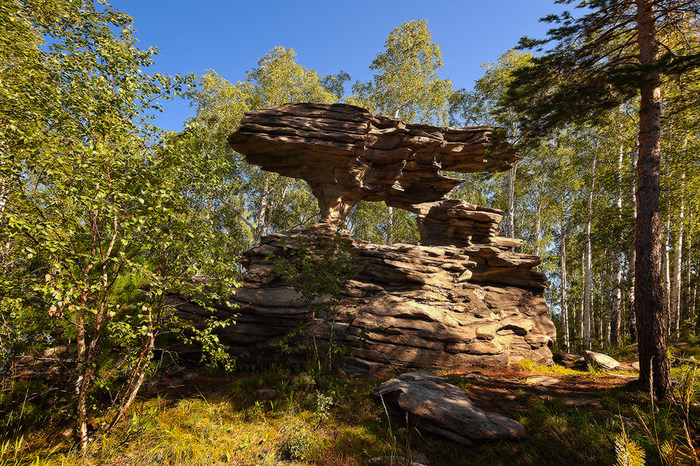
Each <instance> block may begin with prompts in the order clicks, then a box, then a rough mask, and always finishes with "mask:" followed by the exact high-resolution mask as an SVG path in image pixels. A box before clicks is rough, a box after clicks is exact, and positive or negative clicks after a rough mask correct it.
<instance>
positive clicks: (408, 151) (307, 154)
mask: <svg viewBox="0 0 700 466" xmlns="http://www.w3.org/2000/svg"><path fill="white" fill-rule="evenodd" d="M229 143H230V144H231V146H232V147H233V148H234V149H236V150H237V151H239V152H241V153H242V154H245V157H246V160H247V161H248V162H250V163H253V164H257V165H260V166H261V167H262V169H263V170H268V171H274V172H277V173H280V174H282V175H286V176H291V177H295V178H301V179H304V180H306V181H307V182H308V183H309V184H310V186H311V188H312V190H313V193H314V195H315V196H316V197H317V199H318V202H319V207H320V210H321V220H322V223H321V224H319V225H316V226H315V227H313V228H309V229H306V230H301V231H293V232H282V233H276V234H273V235H269V236H267V237H264V238H262V240H261V242H260V244H259V245H258V246H256V247H254V248H253V249H251V250H249V251H247V252H246V253H244V255H243V259H242V264H243V265H244V266H245V267H246V269H247V272H246V274H245V276H244V279H243V283H242V287H241V288H239V289H238V290H236V292H235V294H234V296H233V297H232V298H231V302H232V303H234V304H235V305H236V306H237V308H236V309H235V310H234V309H231V308H227V307H226V306H223V305H222V306H221V312H222V313H223V314H224V315H230V314H232V313H233V312H237V313H239V314H240V315H239V317H238V319H237V322H238V323H237V325H235V326H231V327H227V328H226V329H225V330H224V331H223V334H222V335H221V338H222V339H223V340H224V341H225V342H227V343H229V344H230V345H231V347H232V349H233V353H234V355H235V356H236V357H237V358H238V359H240V360H248V361H264V362H265V361H266V362H270V361H274V360H277V359H278V358H279V357H280V351H279V343H280V340H281V339H282V338H283V337H284V336H285V335H287V334H288V333H289V332H290V331H291V330H293V329H294V328H295V327H296V326H297V325H298V324H299V323H300V321H302V320H304V319H306V318H307V317H306V316H307V315H308V314H307V312H308V311H307V310H306V309H304V301H303V300H302V299H301V297H300V296H299V295H298V294H297V293H296V292H295V291H294V289H292V288H291V287H290V286H288V285H286V284H285V283H284V280H282V279H281V277H279V276H278V275H277V273H276V272H275V267H274V266H273V262H274V261H271V260H269V259H268V258H271V257H276V258H278V259H279V258H283V257H284V256H285V255H286V254H289V248H294V247H310V248H311V249H313V243H314V241H315V240H319V239H320V238H323V237H326V236H328V235H331V236H333V238H335V235H336V229H337V226H338V225H339V224H340V223H341V221H342V220H343V219H344V218H345V216H346V215H347V213H348V212H349V211H350V209H351V208H352V207H353V206H354V205H355V204H356V203H357V202H359V201H360V200H369V201H384V202H386V204H387V205H389V206H393V207H397V208H401V209H406V210H408V211H411V212H413V213H415V214H416V217H417V222H418V227H419V231H420V237H421V239H420V244H419V245H406V244H395V245H391V246H382V245H376V244H370V243H367V242H364V241H360V240H358V239H355V238H352V237H351V236H350V235H349V234H348V233H342V232H341V233H339V234H340V237H341V240H342V241H344V242H346V243H347V244H348V245H349V246H350V249H351V250H352V252H353V254H354V257H355V259H354V260H355V262H356V264H357V274H356V276H355V277H354V278H353V279H352V280H351V281H350V282H349V283H348V284H347V286H346V287H345V288H344V290H343V301H342V303H341V309H340V313H339V318H338V319H337V320H336V321H335V324H334V325H335V329H334V334H335V335H336V336H338V338H340V339H342V340H343V341H344V342H345V343H347V344H350V345H352V351H351V356H350V357H349V358H347V361H346V368H347V369H348V370H352V371H355V372H370V373H371V372H377V371H383V370H387V369H396V370H404V369H440V370H462V369H464V368H465V367H466V366H473V365H505V364H511V363H514V362H518V361H520V360H522V359H523V358H530V359H532V360H534V361H536V362H538V363H545V364H550V363H551V362H552V354H551V352H550V349H549V348H550V346H551V345H552V343H553V340H554V338H555V328H554V325H553V324H552V322H551V320H550V319H549V311H548V309H547V305H546V303H545V300H544V289H545V287H546V286H547V282H546V279H545V276H544V274H543V273H541V272H539V271H536V270H534V268H535V267H536V266H537V265H538V264H539V263H540V259H539V257H537V256H532V255H528V254H519V253H515V252H512V251H511V249H512V248H513V247H516V246H519V245H520V240H516V239H511V238H500V237H499V236H498V233H499V228H498V223H499V222H500V221H501V218H502V216H503V212H501V211H499V210H496V209H491V208H488V207H480V206H476V205H472V204H469V203H467V202H465V201H461V200H456V199H448V194H449V193H450V191H451V190H452V189H453V188H454V187H455V186H457V185H458V184H459V183H460V182H461V180H458V179H453V178H448V177H446V176H444V175H442V174H441V173H440V172H441V171H443V170H445V171H456V172H481V171H502V170H506V169H508V168H509V167H510V166H511V165H510V163H511V162H513V161H514V160H515V157H514V155H513V153H512V151H511V149H510V148H509V147H508V146H507V145H506V144H504V141H503V136H502V134H501V133H499V132H498V131H497V130H496V128H493V127H488V126H477V127H468V128H450V127H434V126H429V125H417V124H406V123H404V122H402V121H401V120H399V119H397V118H391V117H387V116H383V115H373V114H371V113H370V112H368V111H367V110H364V109H361V108H359V107H354V106H351V105H345V104H334V105H321V104H287V105H282V106H278V107H271V108H266V109H262V110H257V111H254V112H249V113H247V114H246V116H245V117H244V118H243V120H242V123H241V126H240V128H239V129H238V130H237V131H236V132H235V133H233V134H232V135H231V136H230V137H229ZM321 242H322V241H321ZM295 244H296V245H297V246H295ZM302 245H303V246H302ZM180 307H181V311H182V312H183V313H189V314H191V316H192V318H197V315H198V312H199V310H198V309H197V308H196V306H193V305H191V304H187V303H184V302H182V303H181V306H180ZM329 323H330V320H329V319H328V318H327V316H317V319H316V322H315V324H316V333H317V335H318V336H319V338H321V339H322V338H324V337H325V338H328V335H329V334H330V332H329V330H328V324H329Z"/></svg>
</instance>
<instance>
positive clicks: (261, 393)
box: [255, 388, 280, 401]
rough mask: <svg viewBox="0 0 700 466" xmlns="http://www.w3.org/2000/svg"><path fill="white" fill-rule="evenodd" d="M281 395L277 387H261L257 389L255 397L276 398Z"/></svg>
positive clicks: (259, 398) (257, 398)
mask: <svg viewBox="0 0 700 466" xmlns="http://www.w3.org/2000/svg"><path fill="white" fill-rule="evenodd" d="M279 396H280V391H279V390H277V389H276V388H261V389H260V390H255V399H256V400H258V401H268V400H274V399H276V398H278V397H279Z"/></svg>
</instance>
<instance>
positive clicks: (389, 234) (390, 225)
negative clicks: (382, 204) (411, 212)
mask: <svg viewBox="0 0 700 466" xmlns="http://www.w3.org/2000/svg"><path fill="white" fill-rule="evenodd" d="M393 233H394V208H393V207H391V206H389V218H388V220H387V226H386V237H385V238H384V240H385V242H386V244H389V245H391V244H393V242H394V235H393Z"/></svg>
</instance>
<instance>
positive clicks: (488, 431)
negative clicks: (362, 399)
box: [372, 372, 527, 445]
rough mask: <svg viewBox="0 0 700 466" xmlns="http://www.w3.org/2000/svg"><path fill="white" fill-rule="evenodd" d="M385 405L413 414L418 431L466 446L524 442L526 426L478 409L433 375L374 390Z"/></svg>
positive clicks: (416, 376) (411, 376) (393, 381)
mask: <svg viewBox="0 0 700 466" xmlns="http://www.w3.org/2000/svg"><path fill="white" fill-rule="evenodd" d="M372 395H373V396H375V397H377V398H379V397H381V398H382V401H384V402H385V404H389V405H392V406H397V407H398V408H400V409H401V410H402V411H404V412H406V413H408V414H409V416H411V417H412V418H413V419H414V422H416V425H417V427H419V428H421V429H425V430H427V431H428V432H432V433H434V434H437V435H440V436H443V437H447V438H449V439H450V440H453V441H455V442H458V443H461V444H463V445H471V444H472V440H497V439H508V440H521V439H523V438H525V436H526V434H527V433H526V431H525V427H523V426H522V424H520V423H518V422H517V421H514V420H513V419H510V418H507V417H505V416H503V415H501V414H498V413H491V412H486V411H483V410H481V409H479V408H478V407H476V406H475V405H474V403H472V401H471V400H470V399H469V396H468V395H467V394H466V393H465V392H464V390H462V389H461V388H459V387H457V386H455V385H452V384H450V383H447V382H446V381H445V380H443V379H442V378H440V377H438V376H436V375H435V374H431V373H429V372H411V373H407V374H402V375H400V376H398V377H395V378H393V379H391V380H388V381H386V382H384V383H383V384H381V385H379V386H378V387H376V388H374V389H373V390H372Z"/></svg>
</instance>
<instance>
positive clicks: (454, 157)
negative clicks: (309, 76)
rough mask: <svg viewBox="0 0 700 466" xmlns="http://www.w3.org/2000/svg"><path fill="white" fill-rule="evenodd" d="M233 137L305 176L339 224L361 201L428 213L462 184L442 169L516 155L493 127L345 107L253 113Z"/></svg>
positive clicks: (282, 169)
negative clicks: (412, 120)
mask: <svg viewBox="0 0 700 466" xmlns="http://www.w3.org/2000/svg"><path fill="white" fill-rule="evenodd" d="M228 141H229V144H230V145H231V147H233V148H234V149H235V150H237V151H238V152H240V153H241V154H244V155H245V158H246V160H247V161H248V162H249V163H252V164H255V165H259V166H260V167H261V168H262V169H263V170H267V171H272V172H276V173H279V174H282V175H285V176H290V177H293V178H301V179H303V180H306V181H307V182H308V183H309V185H310V186H311V189H312V191H313V193H314V195H315V196H316V198H317V199H318V202H319V206H320V208H321V217H322V220H323V221H326V222H330V223H333V224H338V223H340V222H341V221H342V220H343V219H344V218H345V216H346V215H347V213H348V212H349V211H350V209H352V207H353V206H354V205H355V204H356V203H357V202H359V201H361V200H367V201H384V202H386V204H387V205H389V206H392V207H397V208H400V209H405V210H409V211H411V212H414V213H417V214H421V215H422V214H425V213H427V211H428V210H429V209H430V208H431V207H432V204H431V203H432V202H434V201H440V200H443V199H446V198H447V195H448V194H449V192H450V191H452V189H454V187H455V186H457V185H459V184H460V183H461V180H458V179H454V178H449V177H446V176H444V175H442V174H441V173H440V171H442V170H444V171H453V172H460V173H471V172H483V171H503V170H507V169H508V168H510V166H511V165H510V163H511V162H512V161H514V160H515V156H514V155H513V153H512V152H511V151H510V150H509V148H507V147H505V146H504V145H503V140H502V136H500V135H499V134H498V133H497V132H496V129H495V128H494V127H491V126H473V127H468V128H453V127H435V126H429V125H419V124H406V123H404V122H402V121H401V120H399V119H398V118H392V117H388V116H384V115H373V114H372V113H370V112H368V111H367V110H365V109H362V108H359V107H355V106H352V105H345V104H333V105H324V104H287V105H281V106H278V107H269V108H265V109H262V110H256V111H253V112H248V113H246V115H245V117H244V118H243V120H242V121H241V125H240V127H239V128H238V130H237V131H236V132H235V133H233V134H232V135H231V136H230V137H229V139H228Z"/></svg>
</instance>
